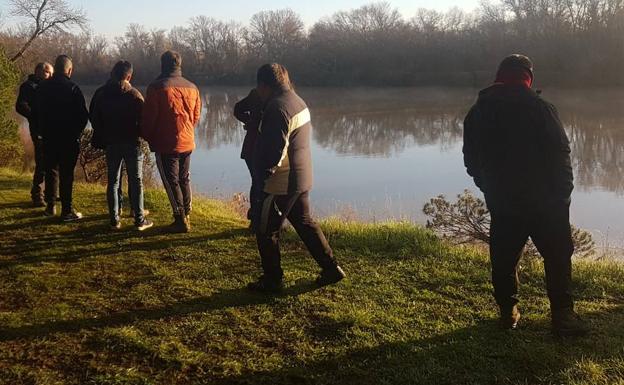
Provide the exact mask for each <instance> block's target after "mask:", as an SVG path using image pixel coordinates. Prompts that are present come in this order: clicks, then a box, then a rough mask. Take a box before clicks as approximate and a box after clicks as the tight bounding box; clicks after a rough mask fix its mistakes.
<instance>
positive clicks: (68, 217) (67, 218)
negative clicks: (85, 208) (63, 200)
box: [61, 210, 82, 222]
mask: <svg viewBox="0 0 624 385" xmlns="http://www.w3.org/2000/svg"><path fill="white" fill-rule="evenodd" d="M79 219H82V213H79V212H78V211H75V210H72V211H69V212H67V213H64V214H61V220H62V221H63V222H74V221H77V220H79Z"/></svg>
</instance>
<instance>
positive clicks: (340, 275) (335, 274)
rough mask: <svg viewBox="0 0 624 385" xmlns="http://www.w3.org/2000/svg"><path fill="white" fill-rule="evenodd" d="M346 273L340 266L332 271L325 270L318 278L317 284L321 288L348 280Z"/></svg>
mask: <svg viewBox="0 0 624 385" xmlns="http://www.w3.org/2000/svg"><path fill="white" fill-rule="evenodd" d="M346 276H347V275H346V274H345V272H344V271H343V270H342V268H341V267H340V266H336V268H334V269H331V270H323V271H321V274H320V275H319V276H318V278H316V284H317V285H319V286H327V285H333V284H334V283H338V282H340V281H342V280H343V279H345V278H346Z"/></svg>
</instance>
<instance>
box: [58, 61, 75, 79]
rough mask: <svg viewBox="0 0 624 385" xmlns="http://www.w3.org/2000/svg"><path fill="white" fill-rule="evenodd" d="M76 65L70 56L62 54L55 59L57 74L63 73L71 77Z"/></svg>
mask: <svg viewBox="0 0 624 385" xmlns="http://www.w3.org/2000/svg"><path fill="white" fill-rule="evenodd" d="M73 68H74V65H73V64H72V61H71V59H70V57H69V56H67V55H60V56H59V57H57V58H56V60H55V61H54V72H55V73H57V74H63V75H65V76H67V77H68V78H69V77H71V74H72V71H73Z"/></svg>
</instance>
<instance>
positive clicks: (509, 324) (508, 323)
mask: <svg viewBox="0 0 624 385" xmlns="http://www.w3.org/2000/svg"><path fill="white" fill-rule="evenodd" d="M519 321H520V311H519V310H518V306H516V305H514V306H511V307H509V306H500V318H499V323H500V326H501V328H503V329H506V330H516V329H517V328H518V322H519Z"/></svg>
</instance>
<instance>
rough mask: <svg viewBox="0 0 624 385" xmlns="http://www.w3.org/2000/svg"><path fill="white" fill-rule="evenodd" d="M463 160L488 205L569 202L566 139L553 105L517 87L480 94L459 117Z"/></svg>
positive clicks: (506, 207) (525, 207) (524, 206)
mask: <svg viewBox="0 0 624 385" xmlns="http://www.w3.org/2000/svg"><path fill="white" fill-rule="evenodd" d="M463 151H464V163H465V165H466V169H467V171H468V174H469V175H470V176H472V177H473V178H474V180H475V183H476V185H477V186H478V187H479V188H480V189H481V191H483V193H484V194H485V198H486V201H487V204H488V207H489V208H490V210H507V211H522V212H526V211H527V210H531V209H540V208H547V207H548V206H550V205H552V204H556V203H567V204H569V202H570V195H571V193H572V189H573V188H574V184H573V179H574V178H573V174H572V166H571V162H570V144H569V141H568V137H567V135H566V133H565V131H564V129H563V125H562V124H561V121H560V120H559V116H558V114H557V111H556V109H555V107H554V106H553V105H552V104H550V103H548V102H546V101H544V100H543V99H542V98H540V96H539V95H538V94H536V93H535V92H534V91H532V90H530V89H528V88H526V87H522V86H505V85H500V84H498V85H494V86H492V87H489V88H487V89H485V90H483V91H481V92H480V93H479V98H478V100H477V103H476V104H475V105H474V106H473V107H472V109H471V110H470V112H469V113H468V116H467V117H466V120H465V121H464V149H463Z"/></svg>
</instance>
